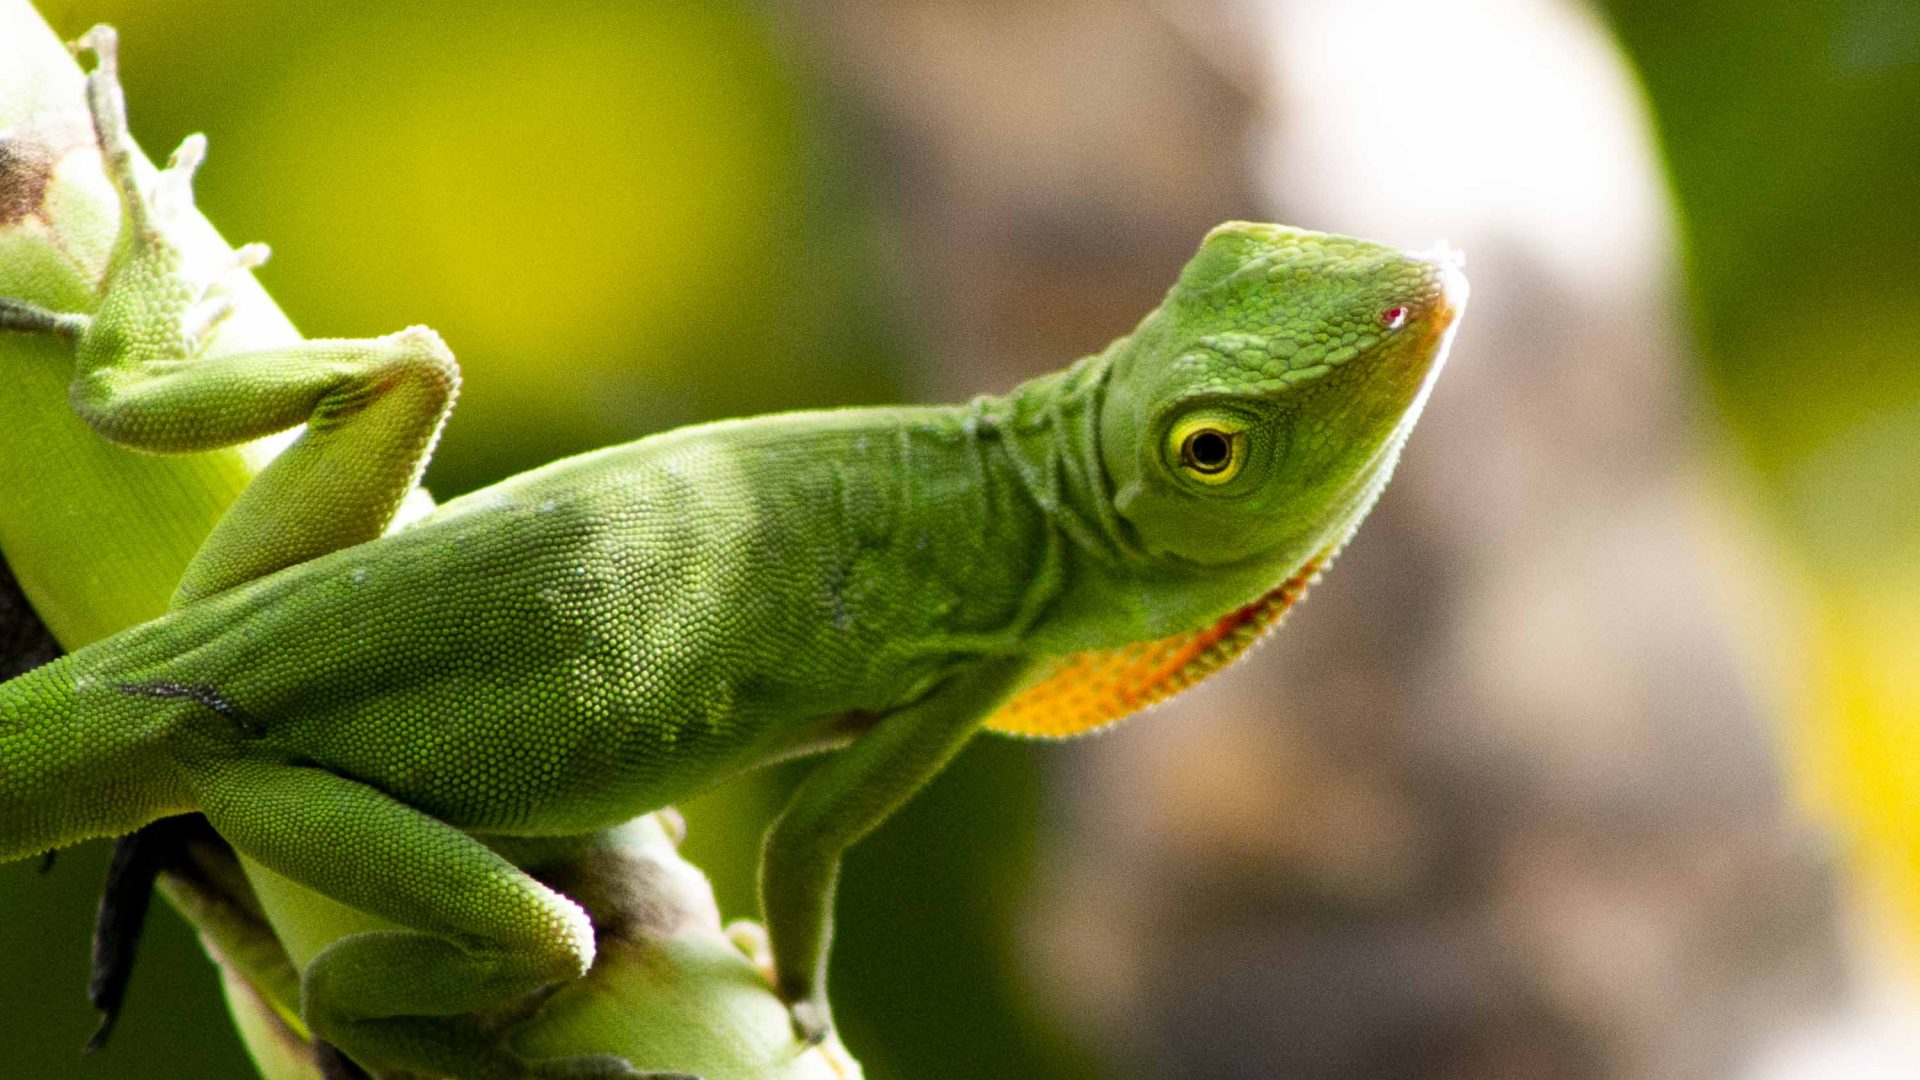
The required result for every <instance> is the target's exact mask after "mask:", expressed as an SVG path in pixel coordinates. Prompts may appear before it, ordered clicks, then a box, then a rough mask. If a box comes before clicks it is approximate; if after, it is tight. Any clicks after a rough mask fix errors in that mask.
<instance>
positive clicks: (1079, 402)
mask: <svg viewBox="0 0 1920 1080" xmlns="http://www.w3.org/2000/svg"><path fill="white" fill-rule="evenodd" d="M1110 367H1111V364H1110V361H1109V359H1108V356H1107V355H1106V354H1105V353H1102V354H1100V355H1096V356H1089V357H1086V358H1085V359H1082V360H1080V361H1079V362H1077V363H1075V364H1074V365H1073V366H1072V367H1069V368H1067V369H1066V370H1065V371H1059V372H1055V373H1053V374H1050V375H1043V376H1041V377H1039V378H1037V379H1033V380H1030V381H1028V382H1025V383H1022V384H1021V385H1019V386H1018V387H1015V388H1014V390H1013V391H1012V392H1011V393H1009V394H1006V395H1004V396H1001V397H979V398H975V399H974V400H973V401H972V402H971V403H970V404H969V405H968V406H967V424H968V426H969V428H970V429H971V430H972V431H973V433H974V434H975V436H976V437H977V438H979V439H980V440H981V441H982V443H984V444H987V445H992V446H997V447H998V448H999V451H1000V453H1001V454H1002V455H1004V458H1003V460H1004V461H1005V462H1006V464H1007V466H1008V468H1009V470H1010V471H1011V472H1012V474H1013V477H1014V479H1015V481H1016V482H1017V483H1018V484H1019V486H1020V489H1021V490H1022V491H1023V492H1024V493H1025V494H1026V496H1027V498H1028V499H1029V500H1031V502H1032V503H1033V505H1034V506H1035V507H1036V508H1037V509H1038V510H1039V512H1040V514H1041V516H1042V517H1044V518H1045V519H1046V521H1047V522H1048V524H1049V525H1050V526H1051V527H1052V528H1053V529H1054V530H1055V531H1056V532H1057V533H1058V534H1059V535H1060V536H1061V537H1062V538H1063V539H1065V540H1067V541H1068V542H1069V544H1070V545H1071V547H1072V549H1073V551H1074V554H1076V555H1078V556H1081V557H1084V558H1090V559H1092V560H1093V561H1094V562H1096V563H1105V564H1113V563H1137V562H1140V561H1142V560H1144V559H1145V558H1146V554H1145V552H1144V551H1143V550H1142V548H1141V547H1140V543H1139V539H1138V537H1137V536H1135V535H1134V531H1133V527H1132V526H1131V525H1129V524H1128V523H1127V522H1126V521H1125V520H1124V519H1122V518H1121V517H1120V515H1119V513H1118V511H1116V510H1115V509H1114V505H1113V485H1112V483H1111V482H1110V480H1109V479H1108V477H1107V471H1106V466H1105V465H1104V464H1103V462H1102V458H1101V454H1100V409H1101V406H1102V405H1103V403H1104V402H1105V399H1106V388H1107V376H1108V372H1109V370H1110Z"/></svg>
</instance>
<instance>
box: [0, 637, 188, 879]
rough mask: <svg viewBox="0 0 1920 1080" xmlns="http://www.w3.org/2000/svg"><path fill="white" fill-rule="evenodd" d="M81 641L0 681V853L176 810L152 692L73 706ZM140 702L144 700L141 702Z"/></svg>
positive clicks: (112, 829)
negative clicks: (147, 697) (75, 649)
mask: <svg viewBox="0 0 1920 1080" xmlns="http://www.w3.org/2000/svg"><path fill="white" fill-rule="evenodd" d="M86 654H87V650H82V651H81V652H80V653H77V654H72V655H68V656H64V657H61V658H60V659H58V660H55V661H53V662H52V663H49V664H44V665H42V666H40V667H37V668H35V669H33V670H32V671H29V672H27V673H26V674H24V675H21V676H19V677H18V678H15V679H12V680H9V681H7V682H5V683H0V862H7V861H10V860H13V859H24V858H29V857H31V856H34V855H38V854H40V853H42V852H46V851H52V850H54V849H55V848H60V847H65V846H67V845H68V844H75V843H79V842H80V841H82V840H90V839H93V838H95V837H100V836H115V835H118V834H121V833H128V832H132V831H133V830H135V829H137V828H139V827H140V826H142V825H145V824H146V823H147V822H149V821H152V820H154V819H156V818H159V817H163V816H165V815H167V814H169V813H177V812H179V810H178V809H175V808H173V806H172V804H174V803H178V802H181V801H183V800H182V799H181V797H180V791H181V790H182V789H181V785H180V783H179V779H178V777H177V776H176V775H175V771H174V770H173V768H172V767H171V764H170V763H169V762H168V761H167V760H166V757H165V755H162V754H156V753H154V752H153V742H154V740H155V737H156V733H157V732H158V731H159V730H160V729H161V725H160V724H158V723H156V721H158V720H159V718H158V717H156V715H155V713H156V711H164V710H155V709H154V708H153V705H154V703H153V702H152V701H143V700H142V699H139V698H136V697H130V696H128V695H123V694H111V695H108V696H106V697H104V698H100V699H92V698H90V700H91V701H92V702H93V703H94V704H98V703H100V702H104V706H103V707H89V708H88V709H86V710H84V715H83V710H82V708H81V707H80V697H79V694H78V687H79V684H80V681H81V679H82V678H83V677H84V676H83V675H82V672H83V671H84V664H85V660H84V659H83V658H84V657H85V656H86ZM142 706H144V708H143V707H142Z"/></svg>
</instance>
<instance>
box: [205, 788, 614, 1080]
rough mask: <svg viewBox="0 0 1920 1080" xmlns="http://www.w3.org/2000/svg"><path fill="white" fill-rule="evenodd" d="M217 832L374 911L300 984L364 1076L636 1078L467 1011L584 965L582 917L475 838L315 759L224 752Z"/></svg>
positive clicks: (590, 945) (309, 1006) (213, 799)
mask: <svg viewBox="0 0 1920 1080" xmlns="http://www.w3.org/2000/svg"><path fill="white" fill-rule="evenodd" d="M198 786H199V788H200V791H201V797H202V801H203V808H204V811H205V813H206V815H207V818H208V820H209V821H211V822H212V823H213V825H214V828H215V829H216V830H218V831H219V833H220V834H221V835H222V836H224V837H226V838H227V840H228V841H229V842H230V843H232V844H233V846H234V847H235V849H237V850H238V851H240V852H241V853H242V854H244V855H247V856H248V857H250V858H252V859H254V860H256V861H257V862H259V863H260V864H261V865H263V866H265V867H266V868H268V869H269V870H272V871H273V872H275V873H277V874H280V875H281V876H283V877H286V878H288V879H290V880H293V881H296V882H299V883H301V884H303V885H306V886H307V887H309V888H312V889H315V890H317V891H319V892H321V893H324V894H326V895H328V896H331V897H332V898H334V899H335V900H338V901H340V902H342V903H345V904H348V905H350V906H352V907H356V908H359V909H360V910H362V911H366V912H369V913H371V914H373V915H376V916H379V917H380V918H382V919H384V920H385V921H387V922H388V923H391V924H393V925H394V927H395V928H394V929H391V930H375V931H367V932H361V933H354V934H349V935H347V936H346V937H342V938H340V939H339V940H337V941H334V942H333V943H332V944H330V945H327V946H326V947H325V948H323V949H321V950H320V952H319V953H318V954H317V955H316V956H314V957H313V959H312V960H311V961H310V962H308V963H307V965H306V970H305V972H304V973H303V975H302V978H301V994H300V996H301V1009H302V1011H303V1012H304V1013H305V1014H306V1019H307V1023H308V1025H309V1026H310V1027H311V1028H312V1031H313V1034H314V1036H315V1037H316V1038H318V1039H323V1040H325V1041H326V1042H328V1043H330V1044H332V1045H333V1046H335V1047H337V1048H338V1049H339V1050H340V1051H342V1052H344V1053H345V1054H346V1055H347V1056H349V1057H351V1058H352V1059H353V1060H354V1061H355V1062H357V1063H358V1064H359V1065H361V1066H362V1067H365V1068H367V1069H369V1070H370V1071H373V1072H375V1073H376V1074H377V1073H379V1072H380V1071H382V1070H401V1071H411V1072H424V1073H429V1074H433V1075H447V1076H459V1077H462V1078H463V1080H560V1078H563V1077H564V1078H568V1080H647V1078H648V1077H649V1074H646V1073H642V1072H640V1071H639V1070H637V1069H635V1068H634V1067H633V1065H631V1064H630V1063H628V1062H627V1061H626V1060H625V1059H624V1058H620V1057H617V1056H614V1055H583V1056H576V1057H570V1058H558V1059H529V1058H524V1057H522V1056H520V1055H519V1054H517V1053H516V1052H514V1051H513V1050H512V1048H511V1047H510V1046H509V1045H508V1044H507V1041H506V1033H504V1032H500V1031H497V1030H494V1029H492V1028H490V1027H489V1026H488V1025H487V1024H486V1023H485V1022H483V1021H482V1020H480V1019H479V1018H477V1017H475V1016H474V1015H472V1014H473V1013H475V1012H477V1011H479V1010H483V1009H488V1008H490V1007H492V1006H496V1005H500V1004H504V1003H507V1002H510V1001H513V1000H515V999H516V998H518V997H519V996H520V995H523V994H526V993H529V992H531V991H534V990H537V989H539V988H540V987H542V986H545V985H548V984H551V983H556V982H561V981H564V980H568V979H574V978H579V977H580V976H582V975H584V974H585V973H586V971H587V969H588V967H589V966H591V964H592V962H593V955H594V940H593V928H592V926H591V924H590V923H589V922H588V920H587V915H586V912H584V911H583V910H581V908H580V907H579V905H577V904H575V903H574V902H573V901H571V900H569V899H567V898H566V897H565V896H562V895H561V894H559V893H557V892H554V891H553V890H552V889H549V888H547V887H546V886H545V885H542V884H540V883H539V882H538V881H535V880H534V879H533V878H531V877H529V876H528V875H527V874H526V873H524V872H522V871H521V870H519V869H517V868H516V867H514V865H513V864H512V863H509V862H507V861H506V860H505V859H503V858H501V857H500V856H499V855H497V854H495V853H494V852H493V851H492V850H490V849H489V848H487V847H486V846H485V845H483V844H481V843H480V842H479V841H477V840H474V839H473V838H472V837H470V836H468V835H466V834H465V833H463V832H461V831H459V830H458V829H455V828H454V827H452V826H451V825H447V824H445V823H444V822H441V821H439V820H437V819H435V818H432V817H429V816H427V815H426V814H423V813H421V812H420V811H418V810H415V809H413V808H411V807H409V806H406V805H404V804H402V803H399V802H397V801H395V800H394V799H392V798H390V797H388V796H387V795H385V794H384V793H382V792H380V791H378V790H376V789H374V788H371V787H368V786H366V785H364V784H361V783H359V782H357V781H353V780H349V779H346V778H344V777H340V776H336V775H334V774H332V773H329V772H326V771H324V770H321V769H317V768H311V767H305V766H294V765H281V764H267V763H257V762H229V763H226V764H224V765H222V766H219V767H218V768H215V769H212V770H210V771H209V773H208V774H206V775H204V776H203V777H202V778H201V779H200V780H199V781H198Z"/></svg>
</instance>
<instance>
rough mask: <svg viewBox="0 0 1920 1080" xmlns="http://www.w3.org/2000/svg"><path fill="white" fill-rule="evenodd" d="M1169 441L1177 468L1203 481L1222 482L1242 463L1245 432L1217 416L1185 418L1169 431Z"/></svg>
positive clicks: (1206, 482) (1244, 457) (1245, 450)
mask: <svg viewBox="0 0 1920 1080" xmlns="http://www.w3.org/2000/svg"><path fill="white" fill-rule="evenodd" d="M1169 442H1171V443H1172V449H1173V451H1174V455H1175V457H1176V458H1177V459H1178V461H1179V463H1180V468H1181V470H1182V471H1184V472H1185V473H1186V474H1187V475H1188V476H1191V477H1192V478H1194V479H1195V480H1198V481H1200V482H1201V483H1203V484H1224V483H1226V482H1227V481H1229V480H1231V479H1233V478H1234V476H1236V475H1237V474H1238V473H1239V472H1240V467H1241V466H1242V465H1243V464H1245V463H1246V458H1247V438H1246V434H1245V432H1243V431H1241V430H1238V428H1237V427H1236V426H1234V425H1229V424H1226V423H1223V422H1222V421H1221V420H1220V419H1219V418H1217V417H1211V416H1208V417H1197V418H1194V419H1192V420H1188V421H1187V422H1186V423H1183V424H1181V425H1179V426H1178V427H1176V428H1175V429H1174V430H1173V432H1172V438H1171V439H1170V440H1169Z"/></svg>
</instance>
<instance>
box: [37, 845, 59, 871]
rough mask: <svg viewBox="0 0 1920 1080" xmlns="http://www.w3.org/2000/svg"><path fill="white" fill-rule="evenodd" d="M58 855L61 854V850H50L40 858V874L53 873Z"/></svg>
mask: <svg viewBox="0 0 1920 1080" xmlns="http://www.w3.org/2000/svg"><path fill="white" fill-rule="evenodd" d="M58 854H60V849H58V848H48V849H47V852H46V854H44V855H42V856H40V873H42V874H51V873H53V857H54V856H56V855H58Z"/></svg>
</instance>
